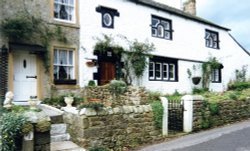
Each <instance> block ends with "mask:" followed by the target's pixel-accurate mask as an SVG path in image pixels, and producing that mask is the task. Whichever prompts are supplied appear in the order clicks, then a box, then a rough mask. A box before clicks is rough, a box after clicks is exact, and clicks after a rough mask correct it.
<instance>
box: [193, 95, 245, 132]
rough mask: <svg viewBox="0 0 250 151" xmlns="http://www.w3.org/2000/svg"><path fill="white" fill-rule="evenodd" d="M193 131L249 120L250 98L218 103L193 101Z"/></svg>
mask: <svg viewBox="0 0 250 151" xmlns="http://www.w3.org/2000/svg"><path fill="white" fill-rule="evenodd" d="M193 109H194V111H193V129H194V130H200V129H202V128H209V127H215V126H220V125H224V124H227V123H233V122H237V121H241V120H244V119H248V118H250V98H247V99H245V100H228V101H220V102H218V103H212V104H211V103H207V102H206V101H205V102H204V101H194V103H193Z"/></svg>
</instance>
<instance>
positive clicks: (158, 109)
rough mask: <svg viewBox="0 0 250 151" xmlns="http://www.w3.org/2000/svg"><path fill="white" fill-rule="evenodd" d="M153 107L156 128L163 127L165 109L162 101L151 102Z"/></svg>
mask: <svg viewBox="0 0 250 151" xmlns="http://www.w3.org/2000/svg"><path fill="white" fill-rule="evenodd" d="M151 107H152V110H153V114H154V122H155V126H156V128H158V129H161V128H162V118H163V111H164V109H163V106H162V104H161V102H160V101H154V102H153V103H151Z"/></svg>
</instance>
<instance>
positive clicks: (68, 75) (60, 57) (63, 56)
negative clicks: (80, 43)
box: [54, 49, 76, 84]
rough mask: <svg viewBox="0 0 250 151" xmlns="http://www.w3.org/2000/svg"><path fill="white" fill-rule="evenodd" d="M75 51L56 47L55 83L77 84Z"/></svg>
mask: <svg viewBox="0 0 250 151" xmlns="http://www.w3.org/2000/svg"><path fill="white" fill-rule="evenodd" d="M74 73H75V67H74V51H73V50H71V49H54V81H55V84H76V80H74V79H75V74H74Z"/></svg>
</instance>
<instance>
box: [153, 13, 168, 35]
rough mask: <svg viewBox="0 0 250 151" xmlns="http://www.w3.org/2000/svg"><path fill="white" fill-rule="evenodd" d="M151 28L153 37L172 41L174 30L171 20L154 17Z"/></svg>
mask: <svg viewBox="0 0 250 151" xmlns="http://www.w3.org/2000/svg"><path fill="white" fill-rule="evenodd" d="M151 27H152V36H153V37H158V38H163V39H168V40H171V39H172V32H173V30H172V23H171V20H168V19H163V18H160V17H157V16H154V15H152V21H151Z"/></svg>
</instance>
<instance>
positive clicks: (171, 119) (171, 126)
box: [168, 100, 184, 132]
mask: <svg viewBox="0 0 250 151" xmlns="http://www.w3.org/2000/svg"><path fill="white" fill-rule="evenodd" d="M183 111H184V107H183V103H181V101H180V100H169V102H168V130H169V132H180V131H183Z"/></svg>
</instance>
